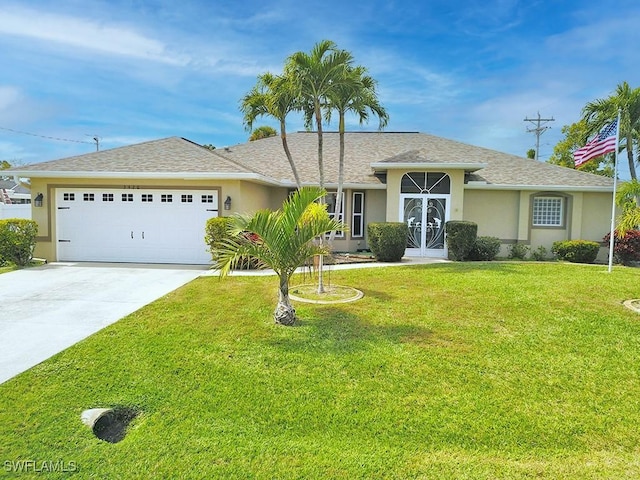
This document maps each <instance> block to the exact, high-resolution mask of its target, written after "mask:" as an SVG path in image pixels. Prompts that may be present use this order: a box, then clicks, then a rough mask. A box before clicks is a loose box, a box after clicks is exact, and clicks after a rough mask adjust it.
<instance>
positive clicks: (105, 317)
mask: <svg viewBox="0 0 640 480" xmlns="http://www.w3.org/2000/svg"><path fill="white" fill-rule="evenodd" d="M206 269H207V267H206V266H191V265H187V266H181V265H137V264H97V263H52V264H48V265H43V266H41V267H35V268H27V269H24V270H17V271H14V272H9V273H4V274H2V275H0V383H3V382H5V381H7V380H8V379H10V378H12V377H13V376H15V375H17V374H19V373H21V372H23V371H25V370H27V369H29V368H31V367H32V366H34V365H37V364H38V363H40V362H42V361H43V360H46V359H47V358H49V357H50V356H52V355H54V354H56V353H58V352H60V351H62V350H64V349H65V348H67V347H70V346H71V345H73V344H74V343H76V342H78V341H80V340H82V339H83V338H86V337H88V336H89V335H92V334H93V333H95V332H97V331H98V330H100V329H102V328H104V327H106V326H107V325H110V324H112V323H114V322H116V321H117V320H119V319H121V318H122V317H124V316H126V315H128V314H130V313H132V312H134V311H136V310H138V309H139V308H141V307H143V306H144V305H147V304H148V303H151V302H152V301H154V300H156V299H157V298H160V297H162V296H163V295H166V294H167V293H169V292H171V291H173V290H175V289H176V288H178V287H180V286H182V285H184V284H185V283H188V282H190V281H191V280H193V279H194V278H196V277H198V276H200V275H201V274H202V273H203V272H204V271H206Z"/></svg>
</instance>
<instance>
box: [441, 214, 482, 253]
mask: <svg viewBox="0 0 640 480" xmlns="http://www.w3.org/2000/svg"><path fill="white" fill-rule="evenodd" d="M445 231H446V233H447V248H448V249H449V260H456V261H459V262H461V261H463V260H466V259H467V257H468V256H469V252H471V249H472V248H473V245H474V244H475V243H476V236H477V234H478V224H476V223H474V222H466V221H463V220H450V221H448V222H447V223H445Z"/></svg>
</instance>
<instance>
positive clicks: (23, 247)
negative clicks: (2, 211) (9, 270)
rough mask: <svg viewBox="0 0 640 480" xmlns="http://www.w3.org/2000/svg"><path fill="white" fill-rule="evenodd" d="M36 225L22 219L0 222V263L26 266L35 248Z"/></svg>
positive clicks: (9, 219) (31, 221)
mask: <svg viewBox="0 0 640 480" xmlns="http://www.w3.org/2000/svg"><path fill="white" fill-rule="evenodd" d="M37 234H38V224H37V223H36V222H34V221H33V220H26V219H24V218H8V219H6V220H0V263H7V262H10V263H15V264H16V265H20V266H25V265H28V264H29V262H30V261H31V259H32V258H33V249H34V248H35V246H36V235H37Z"/></svg>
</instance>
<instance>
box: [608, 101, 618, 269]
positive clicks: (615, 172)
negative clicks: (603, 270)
mask: <svg viewBox="0 0 640 480" xmlns="http://www.w3.org/2000/svg"><path fill="white" fill-rule="evenodd" d="M619 143H620V109H618V123H617V125H616V149H615V157H614V164H613V200H612V202H611V232H609V273H611V270H612V269H613V243H614V237H615V231H616V190H617V186H618V144H619Z"/></svg>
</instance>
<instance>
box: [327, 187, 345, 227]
mask: <svg viewBox="0 0 640 480" xmlns="http://www.w3.org/2000/svg"><path fill="white" fill-rule="evenodd" d="M337 198H338V194H337V193H334V192H332V193H327V196H326V197H325V202H326V203H327V213H328V214H329V216H330V217H331V218H335V216H336V199H337ZM338 220H339V221H340V222H343V221H344V192H343V193H342V202H341V204H340V215H339V216H338ZM336 237H339V238H342V237H344V232H343V231H341V230H338V231H337V232H336Z"/></svg>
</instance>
